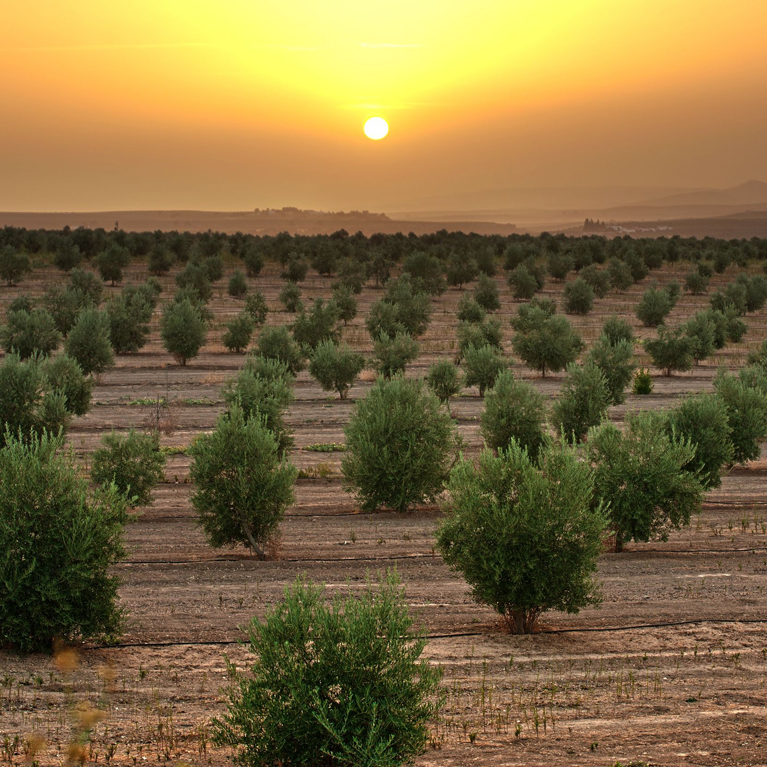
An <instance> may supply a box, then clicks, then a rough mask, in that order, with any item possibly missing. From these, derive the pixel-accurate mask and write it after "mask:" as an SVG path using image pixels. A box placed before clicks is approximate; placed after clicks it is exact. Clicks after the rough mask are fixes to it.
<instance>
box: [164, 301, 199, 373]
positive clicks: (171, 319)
mask: <svg viewBox="0 0 767 767" xmlns="http://www.w3.org/2000/svg"><path fill="white" fill-rule="evenodd" d="M160 336H161V337H162V342H163V344H164V346H165V349H166V350H167V351H168V353H169V354H171V355H172V356H173V358H174V359H175V360H176V361H177V362H178V363H180V364H181V365H186V363H187V362H189V360H191V359H194V358H195V357H196V356H197V355H198V354H199V353H200V349H201V348H202V346H203V344H204V343H205V339H206V338H207V337H208V328H207V325H206V322H205V319H204V318H203V316H202V313H201V311H200V309H199V308H198V306H197V305H195V304H194V303H192V301H191V300H189V299H188V298H184V299H182V300H181V301H174V302H173V303H169V304H166V305H165V309H164V310H163V313H162V319H161V320H160Z"/></svg>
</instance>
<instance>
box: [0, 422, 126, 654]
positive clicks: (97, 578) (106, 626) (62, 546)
mask: <svg viewBox="0 0 767 767" xmlns="http://www.w3.org/2000/svg"><path fill="white" fill-rule="evenodd" d="M4 445H5V446H4V447H3V448H2V449H0V487H2V488H3V492H2V493H0V645H6V646H7V645H10V646H11V647H14V648H16V649H18V650H21V651H24V652H29V651H32V650H48V651H50V650H51V649H52V646H53V641H54V639H58V640H60V641H64V642H73V641H77V640H80V641H82V640H88V639H95V640H114V638H115V637H116V636H117V635H118V634H119V632H120V629H121V628H122V626H123V622H124V613H123V610H122V609H121V608H120V606H119V605H118V601H117V587H118V580H117V578H116V577H115V576H114V575H113V574H112V572H111V570H112V566H113V565H114V564H115V563H116V562H118V561H120V560H121V559H123V558H124V556H125V550H124V548H123V545H122V535H123V528H124V525H125V522H126V520H127V514H126V511H127V509H126V504H125V499H124V498H123V496H122V495H121V494H120V492H119V491H118V489H117V488H116V487H114V486H109V487H107V488H104V489H99V490H97V491H96V492H95V493H91V492H90V491H89V489H88V482H87V480H86V479H85V478H84V477H82V475H81V473H80V471H79V469H78V467H77V466H76V465H75V462H74V456H73V454H72V453H71V452H68V451H66V450H64V449H63V437H51V436H49V435H47V434H42V435H41V436H39V437H38V436H32V437H30V438H28V439H19V438H18V437H17V436H14V435H13V434H11V433H10V432H7V433H6V437H5V440H4Z"/></svg>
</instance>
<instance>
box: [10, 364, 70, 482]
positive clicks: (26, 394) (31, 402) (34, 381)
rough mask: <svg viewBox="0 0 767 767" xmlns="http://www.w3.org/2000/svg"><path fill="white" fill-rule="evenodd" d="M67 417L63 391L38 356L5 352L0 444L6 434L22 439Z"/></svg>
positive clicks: (52, 429)
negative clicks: (51, 380)
mask: <svg viewBox="0 0 767 767" xmlns="http://www.w3.org/2000/svg"><path fill="white" fill-rule="evenodd" d="M69 420H70V411H68V410H67V400H66V395H65V394H64V393H63V392H62V391H59V390H57V389H54V388H53V387H52V386H51V385H50V383H49V382H48V380H47V378H46V376H45V373H44V371H43V366H42V364H41V360H40V358H39V357H38V356H33V357H31V358H30V359H28V360H25V361H22V360H20V359H19V356H18V355H17V354H6V356H5V357H4V358H3V360H2V361H0V447H2V445H3V444H5V443H4V440H5V437H6V436H7V434H11V435H13V436H17V435H19V434H20V435H21V438H22V439H24V440H26V439H29V438H30V435H40V434H42V433H43V431H47V432H49V433H51V434H57V433H58V432H59V430H62V431H63V430H66V428H67V426H68V425H69ZM6 428H7V429H8V432H7V433H6ZM0 494H1V493H0Z"/></svg>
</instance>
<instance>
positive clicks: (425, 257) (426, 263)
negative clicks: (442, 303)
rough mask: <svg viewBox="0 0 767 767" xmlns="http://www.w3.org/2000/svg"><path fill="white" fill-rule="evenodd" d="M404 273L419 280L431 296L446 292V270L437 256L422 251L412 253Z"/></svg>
mask: <svg viewBox="0 0 767 767" xmlns="http://www.w3.org/2000/svg"><path fill="white" fill-rule="evenodd" d="M403 271H404V272H405V274H408V275H410V277H411V278H413V279H414V280H417V281H418V284H419V285H421V286H422V287H423V290H424V291H425V292H426V293H428V294H429V295H431V296H439V295H442V294H443V293H444V292H445V289H446V286H445V277H444V271H445V270H444V268H443V266H442V261H440V260H439V258H437V256H434V255H432V254H431V253H427V252H425V251H422V250H421V251H417V252H415V253H412V254H411V255H409V256H408V257H407V258H406V259H405V263H404V265H403Z"/></svg>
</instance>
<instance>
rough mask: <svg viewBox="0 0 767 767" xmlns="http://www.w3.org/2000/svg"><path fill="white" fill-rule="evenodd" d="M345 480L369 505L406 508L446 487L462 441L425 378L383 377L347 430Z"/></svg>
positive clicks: (356, 408) (367, 507)
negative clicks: (429, 388)
mask: <svg viewBox="0 0 767 767" xmlns="http://www.w3.org/2000/svg"><path fill="white" fill-rule="evenodd" d="M345 433H346V452H345V453H344V457H343V461H342V463H341V469H342V471H343V475H344V486H345V489H346V490H347V491H348V492H352V493H354V494H355V495H356V497H357V499H358V500H359V502H360V504H361V506H362V508H363V509H364V510H365V511H375V510H376V509H379V508H381V507H385V508H389V509H395V510H396V511H406V510H407V509H409V508H411V507H412V506H416V505H418V504H421V503H424V502H427V501H433V500H434V499H435V498H436V497H437V496H438V495H439V493H440V492H441V491H442V487H443V485H444V482H445V479H446V478H447V474H448V472H449V470H450V464H451V462H452V461H453V459H454V457H455V455H456V453H457V450H458V447H459V439H458V436H457V433H456V430H455V425H454V423H453V421H452V420H451V418H450V416H449V414H448V413H446V412H445V410H444V409H442V408H441V407H440V404H439V400H438V399H437V398H436V397H435V396H434V395H433V394H432V393H431V392H429V391H428V390H425V389H424V387H423V384H422V383H421V382H420V381H414V380H408V379H405V378H402V377H401V376H396V377H394V378H392V379H391V380H386V379H384V378H379V379H378V380H377V381H376V383H375V385H374V386H373V388H372V389H371V390H370V392H369V393H368V395H367V397H365V399H363V400H360V401H359V402H357V403H356V404H355V406H354V411H353V414H352V418H351V420H350V421H349V424H348V425H347V427H346V430H345Z"/></svg>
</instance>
